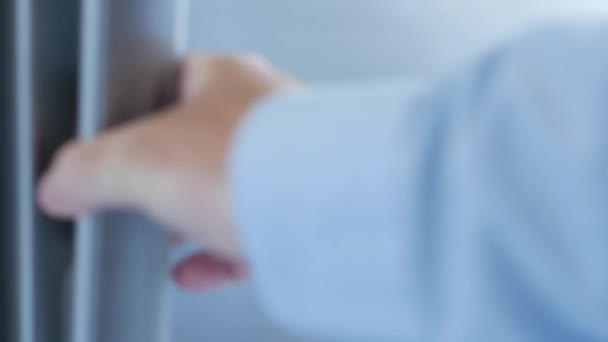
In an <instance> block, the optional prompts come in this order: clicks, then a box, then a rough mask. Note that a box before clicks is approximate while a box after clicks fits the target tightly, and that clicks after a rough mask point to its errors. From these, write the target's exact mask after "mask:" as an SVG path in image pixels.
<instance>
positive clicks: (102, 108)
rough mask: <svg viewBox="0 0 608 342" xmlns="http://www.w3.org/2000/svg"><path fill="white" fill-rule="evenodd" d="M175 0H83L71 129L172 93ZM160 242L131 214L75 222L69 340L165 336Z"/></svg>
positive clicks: (90, 130) (91, 126) (91, 132)
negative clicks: (76, 102) (76, 94)
mask: <svg viewBox="0 0 608 342" xmlns="http://www.w3.org/2000/svg"><path fill="white" fill-rule="evenodd" d="M175 5H176V2H175V1H168V0H153V1H151V0H107V1H104V0H85V1H84V3H83V21H82V31H81V34H82V40H81V79H80V87H81V88H80V94H81V103H80V108H79V115H80V122H79V127H78V132H79V135H80V137H81V138H83V139H90V138H92V137H94V136H95V135H96V134H97V133H98V132H99V130H101V129H103V128H105V127H108V126H113V125H115V124H117V123H119V122H123V121H125V120H128V119H131V118H133V117H134V116H136V115H138V114H141V113H148V112H151V111H152V110H154V109H155V108H157V107H158V106H159V105H163V104H166V103H167V102H168V101H170V100H171V99H172V98H173V96H171V95H172V94H170V92H169V91H168V90H172V89H174V87H173V82H172V80H173V79H174V76H175V71H176V70H175V41H176V40H175V38H176V36H175V32H176V25H175V24H176V22H175V15H176V12H175ZM168 241H169V239H168V238H167V236H166V235H165V234H164V233H162V232H161V230H160V229H159V227H157V226H156V225H155V224H154V223H152V222H149V221H148V220H147V219H146V218H144V217H142V216H140V215H136V214H133V213H126V212H111V213H104V214H101V215H95V216H91V217H84V218H81V219H80V220H79V221H78V224H77V238H76V246H75V248H76V250H75V253H76V255H75V261H76V264H75V270H74V279H75V282H74V284H75V288H74V302H73V306H72V310H73V311H72V322H71V323H72V330H71V340H72V341H73V342H102V341H113V342H123V341H124V342H127V341H129V342H131V341H150V342H153V341H164V340H166V338H167V337H168V319H167V317H166V315H167V313H168V308H167V304H168V299H167V296H168V287H167V274H168V267H169V258H168V249H169V242H168Z"/></svg>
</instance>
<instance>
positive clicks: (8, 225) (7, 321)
mask: <svg viewBox="0 0 608 342" xmlns="http://www.w3.org/2000/svg"><path fill="white" fill-rule="evenodd" d="M13 6H14V2H13V1H0V341H14V340H16V329H15V327H16V325H17V324H16V323H17V322H16V319H15V313H16V303H17V301H16V298H15V297H16V281H15V278H16V267H15V263H16V249H15V243H14V241H15V240H16V239H15V233H16V229H15V210H14V206H13V200H14V194H15V188H14V186H13V184H14V182H13V179H14V175H13V167H12V166H13V163H12V160H13V156H14V149H15V139H14V138H15V137H14V135H13V130H12V127H13V126H14V125H13V123H14V112H13V97H14V96H13V95H14V91H13V82H12V70H13V53H12V52H13V51H14V50H13V38H14V35H13V30H12V28H13V13H14V11H13Z"/></svg>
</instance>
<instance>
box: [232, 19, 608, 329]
mask: <svg viewBox="0 0 608 342" xmlns="http://www.w3.org/2000/svg"><path fill="white" fill-rule="evenodd" d="M607 37H608V35H607V34H606V31H605V30H603V31H602V30H592V29H580V30H567V29H566V30H554V31H551V32H542V33H537V34H535V35H533V36H531V37H529V38H527V39H524V40H522V41H519V42H516V43H514V44H512V45H510V46H507V47H504V48H502V49H500V50H495V51H494V52H493V53H492V54H490V55H489V56H487V57H485V58H484V59H483V60H481V61H480V63H478V64H476V66H475V67H474V68H470V69H469V70H466V71H464V72H462V73H460V74H458V75H455V76H454V77H453V78H452V79H451V81H449V82H446V83H444V84H442V85H440V86H438V87H435V88H434V90H432V91H419V90H417V89H415V88H412V87H409V86H407V85H404V86H389V87H380V88H368V89H358V90H353V89H336V90H331V89H327V90H323V91H318V92H311V93H308V94H305V93H303V94H294V95H278V96H275V97H271V98H269V99H267V100H266V101H264V102H263V103H262V104H259V105H258V106H257V108H256V109H255V110H254V111H253V112H252V113H251V114H250V116H249V117H248V119H247V120H246V121H245V123H244V125H243V126H242V127H241V129H240V133H239V134H238V140H237V144H236V146H235V148H234V149H233V154H232V164H231V165H232V167H231V170H232V173H231V181H232V189H233V190H232V195H233V198H234V202H233V203H234V204H235V208H236V209H235V213H236V220H237V221H236V222H237V227H238V228H239V229H240V233H241V239H242V243H243V246H244V247H243V248H244V250H245V252H244V253H245V255H246V256H247V259H248V260H249V261H250V263H251V267H252V270H253V272H252V274H253V280H254V282H255V283H256V285H257V287H258V289H259V291H260V294H261V296H262V299H263V303H264V304H265V305H266V307H267V309H268V311H269V313H270V314H271V315H273V316H274V317H275V319H276V320H278V321H281V322H283V323H285V324H287V325H288V326H291V327H293V328H296V329H302V330H307V331H315V332H321V333H324V334H330V335H335V336H353V337H359V338H360V337H369V338H375V339H376V340H382V339H386V338H396V339H403V338H404V337H407V338H411V339H412V340H446V339H447V340H464V341H472V340H486V341H490V340H493V341H498V340H526V339H529V340H553V341H557V340H572V341H588V340H603V339H606V338H608V328H607V327H608V267H606V260H608V252H606V250H607V249H606V245H607V243H608V229H607V228H606V227H608V210H606V209H607V208H606V203H608V192H607V190H608V188H607V187H606V186H607V185H608V184H607V181H606V179H607V178H606V170H607V166H608V163H607V159H606V153H607V151H608V149H607V148H608V145H607V144H606V142H607V141H606V139H607V137H608V134H607V133H606V131H607V129H608V125H607V124H608V122H607V118H608V114H607V109H606V102H605V101H606V100H605V98H606V96H607V95H606V90H607V89H608V87H607V86H606V85H607V84H608V48H606V47H605V46H604V45H605V43H604V42H605V41H606V38H607Z"/></svg>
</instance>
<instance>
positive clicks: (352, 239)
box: [230, 82, 422, 338]
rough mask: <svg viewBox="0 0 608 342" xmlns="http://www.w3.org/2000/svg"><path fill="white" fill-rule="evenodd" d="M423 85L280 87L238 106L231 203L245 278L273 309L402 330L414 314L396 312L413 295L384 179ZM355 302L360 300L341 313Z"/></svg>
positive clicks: (370, 328)
mask: <svg viewBox="0 0 608 342" xmlns="http://www.w3.org/2000/svg"><path fill="white" fill-rule="evenodd" d="M421 89H422V87H421V85H420V84H419V83H415V82H410V83H397V84H384V85H377V86H375V87H365V88H359V87H357V86H351V87H337V88H326V89H319V90H317V91H313V92H304V91H302V92H291V93H279V94H275V95H272V96H270V97H268V98H267V99H265V100H263V101H262V102H261V103H259V104H258V105H257V106H256V107H255V108H254V109H253V110H252V111H251V112H250V113H249V114H248V115H247V117H246V119H245V120H244V123H243V124H242V126H241V127H240V129H239V131H238V133H237V135H236V137H237V138H236V142H235V144H234V146H233V150H232V155H231V164H230V184H231V196H232V200H233V203H232V205H233V210H234V215H235V219H236V225H237V227H238V229H239V230H240V238H241V243H242V246H243V249H244V253H245V255H246V257H247V260H248V261H249V262H250V267H251V270H252V275H253V282H254V284H255V286H256V287H257V289H258V292H259V294H260V295H261V298H262V301H263V303H264V305H265V307H266V310H267V312H268V313H269V314H270V315H271V316H273V318H274V319H275V320H277V321H279V322H280V323H284V324H285V325H287V326H288V327H291V328H294V329H298V330H311V329H314V331H316V332H324V333H327V334H332V333H337V332H339V333H340V335H342V336H344V335H345V334H346V335H349V334H352V336H358V337H361V336H371V335H373V332H378V331H381V332H382V333H383V334H386V335H387V336H376V337H379V338H384V337H387V338H389V337H397V336H404V335H407V336H409V337H411V336H412V331H413V330H415V329H414V327H415V326H416V325H417V323H416V322H417V320H418V319H420V318H419V317H413V316H414V315H410V316H408V317H404V313H403V312H402V309H403V308H404V307H407V306H408V305H414V304H413V303H406V302H407V301H408V300H409V299H410V298H415V296H413V295H412V293H411V292H412V291H414V290H413V289H410V290H409V292H410V293H409V295H408V289H407V288H404V287H406V286H407V285H406V284H405V280H404V279H401V275H402V274H403V273H402V272H399V271H395V268H398V267H405V265H400V264H399V263H400V262H402V261H403V260H405V258H404V257H403V255H401V254H402V253H403V249H404V246H405V245H404V244H402V242H403V241H401V240H400V239H399V238H398V236H396V234H398V232H400V231H402V230H403V227H401V226H400V225H401V224H402V221H400V218H399V217H396V216H397V215H399V213H402V212H403V210H402V208H398V207H397V206H398V205H399V203H400V202H401V201H399V197H400V196H401V195H402V194H401V193H400V191H401V190H399V189H398V184H395V183H394V182H395V180H396V179H401V178H403V175H402V172H403V171H402V169H403V164H402V163H400V160H401V159H402V158H400V157H399V156H400V155H401V154H402V151H400V150H399V146H401V143H400V141H401V139H403V138H402V135H403V128H402V127H403V124H404V121H405V120H404V118H405V111H406V107H407V106H408V105H409V104H408V102H409V101H410V100H411V99H412V98H414V97H415V96H413V95H414V94H416V93H418V92H419V91H420V90H421ZM370 247H372V248H373V253H372V252H370V253H365V252H363V253H362V251H364V250H366V249H370ZM403 262H405V261H403ZM363 268H364V269H365V272H362V269H363ZM363 274H364V275H363ZM374 296H378V297H374ZM400 299H402V300H401V301H400ZM353 301H355V302H357V303H358V304H355V306H356V307H358V308H359V310H357V312H352V311H351V312H344V311H343V310H345V309H346V310H348V308H352V307H353ZM377 306H378V307H377ZM374 312H383V313H385V314H384V315H382V317H383V318H382V319H379V318H374V317H370V313H372V315H373V313H374Z"/></svg>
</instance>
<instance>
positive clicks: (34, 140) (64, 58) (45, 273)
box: [7, 0, 79, 342]
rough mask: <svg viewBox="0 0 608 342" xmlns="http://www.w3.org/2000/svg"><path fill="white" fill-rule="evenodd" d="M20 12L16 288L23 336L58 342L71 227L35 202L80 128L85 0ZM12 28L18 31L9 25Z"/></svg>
mask: <svg viewBox="0 0 608 342" xmlns="http://www.w3.org/2000/svg"><path fill="white" fill-rule="evenodd" d="M11 4H12V6H13V8H12V10H13V11H11V12H9V13H10V15H11V16H13V18H14V25H13V30H12V32H13V34H14V35H13V39H12V46H11V48H10V49H9V51H11V52H13V61H14V65H13V67H12V73H11V85H10V87H11V88H12V96H11V97H12V99H13V101H14V106H13V111H11V113H12V115H11V118H10V119H9V121H10V125H11V126H10V130H11V132H10V134H11V136H10V137H11V140H12V144H10V145H9V146H10V149H11V153H9V155H10V158H11V159H10V160H8V163H7V167H8V168H9V169H10V172H11V174H10V175H8V179H10V182H11V184H10V186H11V189H10V191H9V192H8V194H9V196H10V198H11V202H12V203H13V206H12V208H10V211H11V213H10V214H9V216H11V217H12V223H13V224H12V225H10V227H11V228H12V229H14V231H15V233H14V235H13V236H11V238H12V239H13V240H12V242H13V243H14V247H13V251H14V252H13V253H12V256H11V261H12V267H13V272H14V278H15V279H16V283H13V285H16V286H14V287H13V289H12V291H13V292H12V294H13V298H14V299H13V300H14V301H13V303H15V304H16V305H14V307H13V308H12V309H11V311H12V312H11V314H12V317H13V323H16V328H17V336H13V338H16V340H17V341H19V342H38V341H40V342H43V341H57V340H61V338H62V337H63V336H64V334H63V332H62V330H61V327H62V325H63V323H64V321H63V318H64V317H65V315H63V313H64V307H65V306H64V305H63V304H64V300H63V299H64V296H63V294H64V291H63V290H64V287H65V280H66V274H67V270H68V264H69V257H70V249H71V247H70V246H71V244H70V239H71V232H70V230H68V226H67V225H66V224H65V223H60V222H55V221H52V220H50V219H48V218H46V217H44V216H43V215H42V214H41V213H40V211H39V210H38V209H37V207H36V205H35V199H34V197H35V196H34V193H35V185H36V179H37V176H38V174H39V173H40V170H42V169H43V168H45V167H46V164H47V163H48V161H49V160H50V158H51V154H52V152H53V151H54V150H55V149H56V148H57V147H58V146H59V145H61V144H62V143H64V142H65V141H66V140H67V139H68V138H69V137H70V136H73V133H74V129H73V127H74V122H75V115H74V112H75V104H76V97H75V89H76V85H75V82H76V75H75V73H76V65H77V44H78V41H77V39H76V35H77V27H78V26H77V25H78V17H79V14H78V0H67V1H62V2H60V3H50V2H48V1H44V0H19V1H17V0H16V1H13V2H11ZM9 32H10V31H9Z"/></svg>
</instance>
